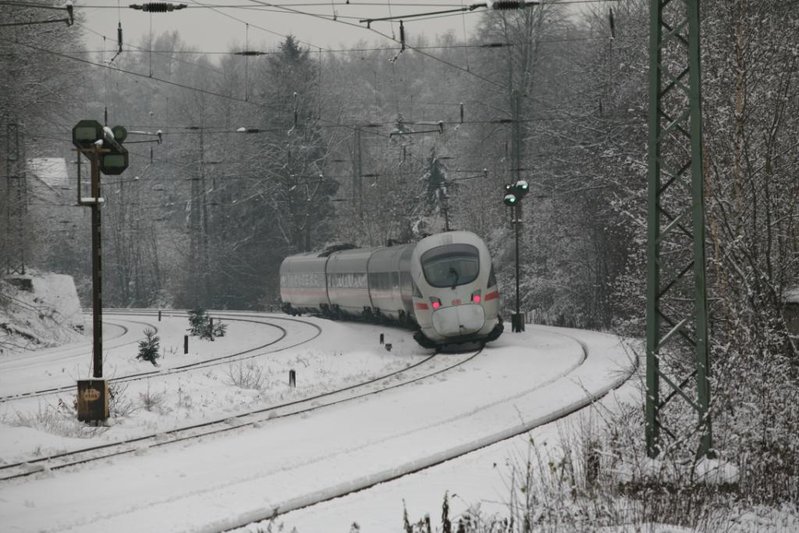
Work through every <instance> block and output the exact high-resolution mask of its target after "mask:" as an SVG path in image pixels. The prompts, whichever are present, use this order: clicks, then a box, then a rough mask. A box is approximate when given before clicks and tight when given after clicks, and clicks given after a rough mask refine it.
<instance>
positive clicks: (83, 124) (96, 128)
mask: <svg viewBox="0 0 799 533" xmlns="http://www.w3.org/2000/svg"><path fill="white" fill-rule="evenodd" d="M102 138H103V126H102V125H101V124H100V123H99V122H97V121H96V120H81V121H80V122H78V123H77V124H75V127H74V128H72V144H74V145H75V147H76V148H91V146H92V145H93V144H94V143H95V142H97V141H99V140H100V139H102Z"/></svg>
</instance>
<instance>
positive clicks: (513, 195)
mask: <svg viewBox="0 0 799 533" xmlns="http://www.w3.org/2000/svg"><path fill="white" fill-rule="evenodd" d="M529 191H530V185H529V184H528V183H527V182H526V181H525V180H519V181H517V182H516V183H514V184H512V185H511V184H507V185H505V198H504V199H503V201H504V202H505V205H507V206H514V205H517V204H518V203H519V202H521V201H522V198H524V197H525V196H526V195H527V193H528V192H529Z"/></svg>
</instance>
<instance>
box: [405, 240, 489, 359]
mask: <svg viewBox="0 0 799 533" xmlns="http://www.w3.org/2000/svg"><path fill="white" fill-rule="evenodd" d="M411 277H412V279H413V281H414V283H415V285H416V287H417V289H418V292H417V293H416V294H415V295H414V299H413V301H414V316H415V319H416V323H417V324H418V325H419V330H418V331H417V332H416V334H415V338H416V340H417V342H419V344H421V345H422V346H426V345H438V344H449V343H453V342H458V343H461V342H469V341H480V340H482V341H491V340H494V339H496V338H497V337H499V335H500V334H501V333H502V330H503V324H502V319H501V318H500V317H499V290H498V288H497V280H496V276H495V275H494V268H493V266H492V264H491V254H490V253H489V251H488V247H487V246H486V245H485V243H484V242H483V240H482V239H480V238H479V237H478V236H477V235H475V234H474V233H470V232H466V231H453V232H448V233H439V234H436V235H432V236H430V237H427V238H425V239H422V240H421V241H420V242H419V243H418V244H417V245H416V247H415V248H414V251H413V256H412V257H411Z"/></svg>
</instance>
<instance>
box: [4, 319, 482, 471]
mask: <svg viewBox="0 0 799 533" xmlns="http://www.w3.org/2000/svg"><path fill="white" fill-rule="evenodd" d="M292 320H294V319H292ZM480 353H482V348H480V349H478V350H476V351H474V352H473V353H470V354H468V355H465V356H464V357H462V358H459V359H458V360H457V361H455V362H454V363H452V364H444V365H443V366H441V365H438V364H437V360H436V355H437V354H433V355H431V356H429V357H426V358H425V359H423V360H422V361H419V362H418V363H415V364H414V365H411V366H409V367H406V368H403V369H401V370H397V371H394V372H390V373H388V374H384V375H381V376H378V377H376V378H373V379H370V380H368V381H364V382H362V383H358V384H356V385H350V386H347V387H343V388H340V389H336V390H334V391H329V392H326V393H323V394H318V395H314V396H311V397H308V398H303V399H301V400H295V401H291V402H286V403H282V404H278V405H272V406H268V407H264V408H261V409H255V410H252V411H247V412H244V413H241V414H238V415H234V416H228V417H225V418H220V419H216V420H210V421H207V422H203V423H200V424H194V425H191V426H186V427H182V428H177V429H174V430H170V431H165V432H159V433H152V434H149V435H144V436H140V437H136V438H132V439H128V440H124V441H119V442H114V443H108V444H103V445H99V446H91V447H86V448H82V449H79V450H73V451H70V452H64V453H60V454H55V455H50V456H47V457H39V458H34V459H31V460H28V461H20V462H16V463H11V464H6V465H2V466H0V482H2V481H8V480H12V479H19V478H25V477H30V476H34V475H36V474H40V473H49V472H52V471H55V470H61V469H65V468H69V467H72V466H77V465H82V464H86V463H91V462H97V461H101V460H104V459H109V458H113V457H118V456H121V455H128V454H132V453H141V452H142V451H145V450H147V449H150V448H158V447H162V446H168V445H172V444H176V443H181V442H186V441H190V440H193V439H199V438H203V437H208V436H212V435H219V434H224V433H230V432H233V431H237V430H241V429H243V428H247V427H254V426H259V425H261V424H264V423H268V422H269V421H272V420H277V419H281V418H287V417H291V416H297V415H302V414H305V413H309V412H311V411H316V410H319V409H324V408H328V407H330V406H333V405H336V404H340V403H343V402H348V401H352V400H356V399H359V398H364V397H367V396H371V395H375V394H379V393H381V392H385V391H388V390H391V389H395V388H398V387H402V386H407V385H410V384H413V383H417V382H419V381H421V380H424V379H428V378H431V377H434V376H437V375H440V374H443V373H445V372H449V371H451V370H453V369H455V368H457V367H460V366H462V365H465V364H466V363H468V362H469V361H471V360H473V359H474V358H475V357H477V356H478V355H479V354H480Z"/></svg>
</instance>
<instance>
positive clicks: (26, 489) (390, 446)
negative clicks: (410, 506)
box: [0, 327, 631, 532]
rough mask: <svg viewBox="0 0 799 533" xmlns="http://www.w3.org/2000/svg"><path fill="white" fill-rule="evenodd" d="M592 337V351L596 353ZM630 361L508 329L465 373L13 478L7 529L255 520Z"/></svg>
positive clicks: (390, 470) (428, 456)
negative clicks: (105, 460) (195, 439)
mask: <svg viewBox="0 0 799 533" xmlns="http://www.w3.org/2000/svg"><path fill="white" fill-rule="evenodd" d="M578 341H579V342H578ZM581 343H583V344H585V345H586V346H587V349H588V357H587V358H586V359H585V361H584V363H583V359H584V355H585V354H584V350H583V344H581ZM581 363H582V364H581ZM630 365H631V363H630V362H629V361H628V360H627V357H626V356H625V354H624V350H623V349H622V348H621V346H620V345H619V342H618V339H616V338H614V337H611V336H607V335H601V334H596V333H588V332H574V331H568V332H564V331H560V330H555V329H549V328H534V327H531V328H529V329H528V331H527V332H525V333H523V334H517V335H510V334H507V335H504V336H503V337H501V338H500V339H499V340H498V341H497V342H496V343H493V344H492V345H489V347H488V348H487V349H486V350H485V351H484V352H483V354H481V355H480V356H478V358H477V359H475V360H474V361H473V362H471V363H470V364H469V365H467V366H465V367H461V370H460V371H458V372H454V373H451V374H445V375H444V376H441V377H438V378H433V379H429V380H427V381H425V382H423V383H421V384H416V385H411V386H408V387H400V388H398V389H394V390H392V391H390V392H387V393H384V394H380V395H377V396H374V397H370V398H365V399H362V400H358V401H354V402H349V403H346V404H343V405H337V406H334V407H330V408H325V409H322V410H319V411H315V412H313V413H312V414H310V415H305V416H304V417H302V418H296V417H294V418H290V419H282V420H275V421H272V422H270V423H266V424H263V426H262V427H260V428H257V429H253V430H250V431H246V432H241V433H237V434H235V435H231V436H228V437H224V438H217V439H211V440H207V441H205V442H199V443H192V444H190V445H185V446H183V447H177V446H175V447H165V448H162V449H159V450H144V451H142V453H141V454H138V455H136V456H132V457H126V458H123V459H118V460H116V461H115V462H114V463H113V464H100V465H93V466H92V467H86V468H83V469H80V470H77V471H73V472H70V473H64V472H58V473H56V474H53V475H52V476H51V477H43V478H40V479H36V480H25V481H20V482H16V483H7V484H4V485H3V486H0V517H2V522H3V524H4V525H3V529H4V530H5V531H40V530H46V531H56V530H58V531H62V530H68V529H70V528H72V529H73V530H80V531H114V532H122V531H142V530H151V531H184V530H188V531H217V530H220V529H225V528H230V527H235V526H238V525H243V524H245V523H247V522H248V521H251V520H256V519H262V518H264V517H266V516H269V515H270V514H271V513H272V512H274V511H276V510H277V511H279V512H281V513H282V512H286V511H289V510H291V509H296V508H300V507H303V506H304V505H307V504H309V503H313V502H314V501H317V500H319V499H328V498H331V497H333V496H335V495H338V494H343V493H346V492H348V491H350V490H352V489H354V488H359V487H368V486H371V485H373V484H375V483H377V482H380V481H384V480H386V479H391V478H394V477H397V476H399V475H401V474H403V473H405V472H407V471H412V470H418V469H420V468H423V467H425V466H428V465H431V464H436V463H438V462H440V461H442V460H444V459H448V458H450V457H454V456H457V455H460V454H462V453H464V452H466V451H469V450H472V449H475V448H479V447H482V446H485V445H488V444H491V443H493V442H495V441H496V440H498V439H500V438H502V437H508V436H510V435H512V434H515V433H519V432H521V431H524V430H525V429H527V428H530V427H534V426H535V425H538V424H540V423H542V422H545V421H547V420H551V419H552V418H553V417H556V416H557V415H558V413H561V412H564V411H565V410H568V409H569V408H572V407H573V406H574V405H576V404H579V403H581V402H583V403H584V402H586V401H587V398H588V397H589V396H590V394H596V393H600V392H603V391H605V390H607V388H609V387H610V386H612V385H614V384H617V383H618V382H620V381H621V380H622V379H623V377H624V374H625V373H624V372H622V370H623V369H625V368H629V367H630ZM563 376H566V377H563Z"/></svg>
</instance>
